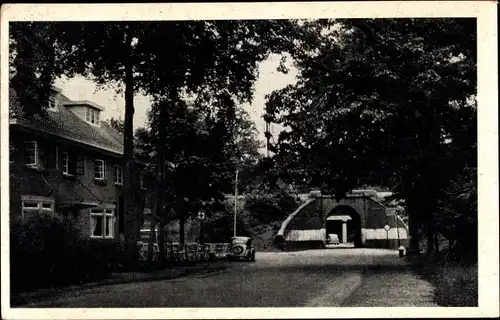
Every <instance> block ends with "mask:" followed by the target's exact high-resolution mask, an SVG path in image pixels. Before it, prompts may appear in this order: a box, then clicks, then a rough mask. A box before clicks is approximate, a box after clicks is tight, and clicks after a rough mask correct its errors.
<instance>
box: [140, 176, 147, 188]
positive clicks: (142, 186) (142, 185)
mask: <svg viewBox="0 0 500 320" xmlns="http://www.w3.org/2000/svg"><path fill="white" fill-rule="evenodd" d="M139 186H140V187H141V189H146V183H145V181H144V175H143V174H142V173H141V174H140V175H139Z"/></svg>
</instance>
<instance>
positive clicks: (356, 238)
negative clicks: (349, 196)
mask: <svg viewBox="0 0 500 320" xmlns="http://www.w3.org/2000/svg"><path fill="white" fill-rule="evenodd" d="M334 216H339V217H342V216H346V217H347V216H348V217H349V218H350V219H344V220H347V221H346V222H343V220H334V219H332V217H334ZM325 219H326V221H325V229H326V234H327V235H328V234H329V233H336V234H339V238H341V239H340V241H341V242H342V233H343V232H344V231H343V229H342V228H345V227H344V226H343V223H345V224H346V228H347V240H348V242H354V247H355V248H360V247H363V239H362V232H361V228H362V227H363V223H362V219H361V215H360V214H359V212H358V211H357V210H356V209H354V208H353V207H352V206H350V205H336V206H334V207H333V208H332V209H331V210H330V211H329V212H328V214H326V218H325Z"/></svg>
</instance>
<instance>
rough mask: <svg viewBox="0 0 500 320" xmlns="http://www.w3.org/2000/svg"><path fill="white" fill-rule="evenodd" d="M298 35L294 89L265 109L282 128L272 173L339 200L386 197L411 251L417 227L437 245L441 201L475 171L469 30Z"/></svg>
mask: <svg viewBox="0 0 500 320" xmlns="http://www.w3.org/2000/svg"><path fill="white" fill-rule="evenodd" d="M294 33H295V36H294V38H295V40H294V41H292V43H293V44H294V46H290V47H289V49H288V50H289V51H290V54H291V56H292V58H293V59H294V61H295V64H296V66H297V68H298V69H299V71H300V75H299V77H298V82H297V83H296V84H294V85H290V86H288V87H286V88H284V89H282V90H279V91H276V92H274V93H273V94H271V95H270V97H269V100H268V103H267V106H266V108H267V120H268V121H273V122H278V123H281V124H282V125H283V126H285V128H287V129H286V130H285V131H284V132H282V133H281V134H280V136H279V139H278V143H277V145H276V146H275V148H276V150H275V151H276V152H277V155H276V157H275V159H274V161H275V163H278V164H279V166H280V167H281V168H283V169H284V170H283V172H284V173H285V174H283V175H284V176H285V177H286V176H288V178H293V180H295V181H299V182H302V183H307V184H312V185H319V186H321V187H322V188H324V189H325V190H327V191H328V190H330V191H333V192H334V193H335V194H336V195H337V197H342V196H343V194H345V192H346V191H348V190H350V189H352V188H354V187H355V186H356V185H358V184H365V183H368V184H375V185H385V186H390V187H392V188H393V189H394V191H395V192H396V194H397V195H399V196H400V197H402V198H403V199H404V200H405V203H406V206H407V211H408V212H409V214H410V229H411V230H410V232H411V235H412V241H411V247H412V249H413V250H414V251H417V248H416V247H417V246H418V234H417V233H416V232H415V230H418V228H419V226H420V224H421V223H423V224H424V225H425V226H426V229H427V234H428V236H429V238H428V241H431V238H432V237H433V233H434V227H435V221H434V217H435V215H436V204H437V198H438V197H439V194H440V191H441V190H442V189H443V188H444V186H446V185H447V184H448V181H450V179H451V178H453V177H454V176H455V175H456V174H457V172H458V171H460V169H461V168H462V167H463V166H464V165H465V164H469V165H472V166H475V159H473V158H474V157H475V154H476V152H475V150H476V149H475V148H476V141H477V137H476V131H475V130H469V129H474V126H475V125H474V123H475V116H476V109H475V101H474V100H473V99H471V97H473V96H474V95H475V90H476V81H475V73H476V52H475V50H476V42H475V39H476V38H475V22H474V21H472V20H467V19H447V20H431V19H366V20H365V19H363V20H358V19H356V20H354V19H353V20H338V21H327V20H321V21H312V22H303V23H302V24H301V25H300V28H297V29H296V30H295V31H294ZM465 131H467V132H469V135H468V138H465V135H464V132H465ZM285 170H286V171H285ZM290 173H293V176H291V177H290Z"/></svg>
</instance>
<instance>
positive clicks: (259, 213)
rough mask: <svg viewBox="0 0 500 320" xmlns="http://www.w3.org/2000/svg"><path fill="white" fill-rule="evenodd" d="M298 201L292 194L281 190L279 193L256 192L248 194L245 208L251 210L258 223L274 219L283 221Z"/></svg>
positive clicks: (250, 213)
mask: <svg viewBox="0 0 500 320" xmlns="http://www.w3.org/2000/svg"><path fill="white" fill-rule="evenodd" d="M297 207H298V203H297V201H296V199H295V197H293V196H292V195H290V194H288V193H286V192H284V191H279V192H278V193H275V194H271V193H254V194H250V195H247V197H246V202H245V210H247V211H248V212H249V215H250V216H251V217H252V219H255V220H256V221H257V224H268V223H270V222H272V221H282V220H284V219H285V218H286V217H287V216H288V215H289V214H290V213H292V212H293V211H294V210H295V209H297Z"/></svg>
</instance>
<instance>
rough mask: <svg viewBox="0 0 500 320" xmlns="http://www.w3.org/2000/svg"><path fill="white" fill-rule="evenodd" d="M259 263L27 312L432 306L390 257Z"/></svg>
mask: <svg viewBox="0 0 500 320" xmlns="http://www.w3.org/2000/svg"><path fill="white" fill-rule="evenodd" d="M256 258H257V261H256V262H227V265H228V268H227V269H226V270H218V271H215V272H210V273H206V274H199V275H193V276H187V277H184V278H179V279H172V280H162V281H154V282H139V283H128V284H118V285H107V286H102V287H94V288H90V289H83V290H79V291H73V292H70V293H65V294H63V295H61V296H59V297H57V298H55V300H50V301H43V302H37V303H33V304H31V305H28V306H24V307H78V308H87V307H88V308H91V307H135V308H140V307H191V308H200V307H341V306H349V307H353V306H354V307H356V306H381V307H390V306H433V304H432V287H431V286H430V285H429V284H428V283H427V282H425V281H423V280H420V279H418V278H417V277H416V276H415V275H414V274H413V273H412V272H411V271H410V270H409V269H408V267H407V265H406V262H405V261H404V259H400V258H399V257H398V255H397V253H396V252H394V251H388V250H377V249H351V248H343V249H323V250H309V251H297V252H279V253H257V257H256Z"/></svg>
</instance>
